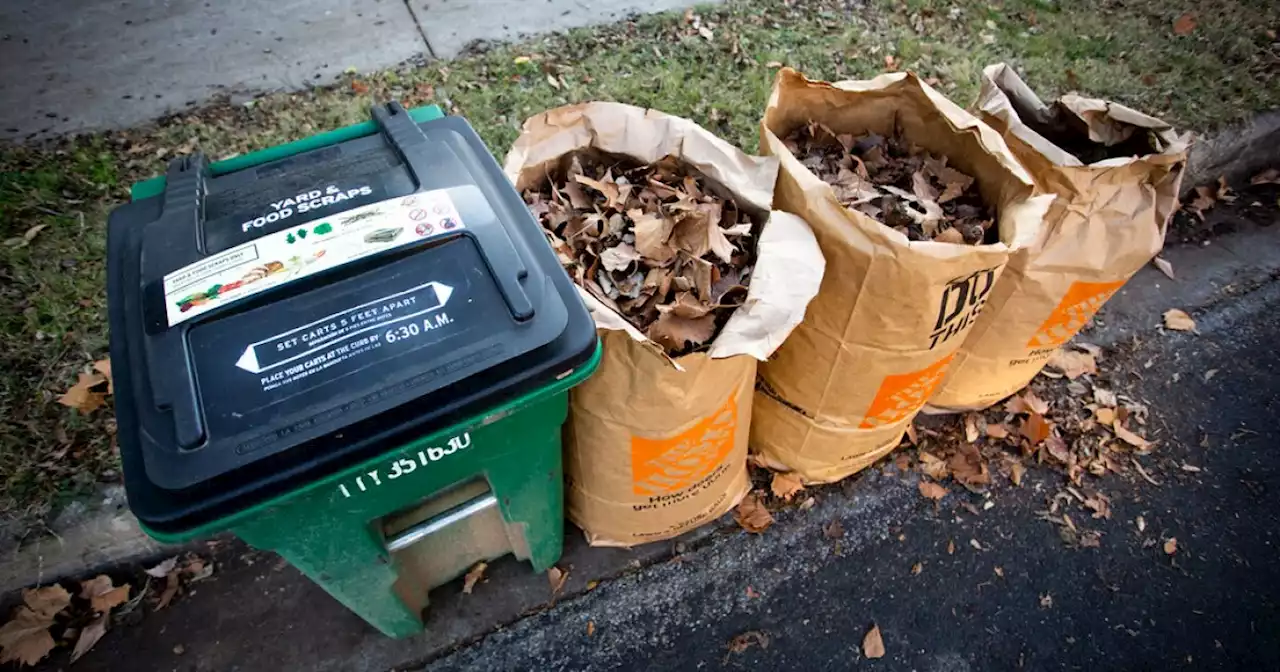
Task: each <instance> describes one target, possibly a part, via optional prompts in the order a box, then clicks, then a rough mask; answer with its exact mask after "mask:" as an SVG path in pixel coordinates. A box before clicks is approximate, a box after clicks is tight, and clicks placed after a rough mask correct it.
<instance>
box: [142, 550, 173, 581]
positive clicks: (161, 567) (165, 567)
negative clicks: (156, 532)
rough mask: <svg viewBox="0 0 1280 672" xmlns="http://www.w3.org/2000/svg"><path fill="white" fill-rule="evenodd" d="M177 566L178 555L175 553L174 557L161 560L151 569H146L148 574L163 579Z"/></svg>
mask: <svg viewBox="0 0 1280 672" xmlns="http://www.w3.org/2000/svg"><path fill="white" fill-rule="evenodd" d="M177 566H178V556H176V555H175V556H173V557H172V558H169V559H168V560H165V561H164V562H161V563H160V564H158V565H156V566H155V567H152V568H151V569H148V570H146V573H147V576H153V577H155V578H157V579H163V578H165V577H166V576H169V574H170V573H172V572H173V570H174V568H175V567H177Z"/></svg>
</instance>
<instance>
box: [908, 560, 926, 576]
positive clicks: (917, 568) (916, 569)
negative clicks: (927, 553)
mask: <svg viewBox="0 0 1280 672" xmlns="http://www.w3.org/2000/svg"><path fill="white" fill-rule="evenodd" d="M923 571H924V564H923V563H919V562H917V563H916V564H914V565H911V575H912V576H915V575H917V574H919V573H920V572H923Z"/></svg>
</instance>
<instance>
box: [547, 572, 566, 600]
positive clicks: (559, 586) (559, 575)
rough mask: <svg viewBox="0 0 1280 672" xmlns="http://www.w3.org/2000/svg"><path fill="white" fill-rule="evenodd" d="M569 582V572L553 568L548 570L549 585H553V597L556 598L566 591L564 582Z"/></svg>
mask: <svg viewBox="0 0 1280 672" xmlns="http://www.w3.org/2000/svg"><path fill="white" fill-rule="evenodd" d="M568 580H569V570H567V569H564V570H562V569H560V568H559V567H555V566H553V567H552V568H551V569H548V570H547V583H549V584H550V585H551V595H552V596H553V597H554V596H556V595H559V594H560V591H562V590H564V582H565V581H568Z"/></svg>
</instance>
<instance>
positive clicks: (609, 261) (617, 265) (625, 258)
mask: <svg viewBox="0 0 1280 672" xmlns="http://www.w3.org/2000/svg"><path fill="white" fill-rule="evenodd" d="M637 261H640V253H639V252H637V251H636V248H634V247H632V246H630V245H628V244H627V243H618V244H617V245H614V246H613V247H610V248H607V249H605V251H603V252H601V253H600V265H601V266H604V269H605V270H606V271H625V270H627V269H629V268H631V265H632V264H634V263H636V262H637Z"/></svg>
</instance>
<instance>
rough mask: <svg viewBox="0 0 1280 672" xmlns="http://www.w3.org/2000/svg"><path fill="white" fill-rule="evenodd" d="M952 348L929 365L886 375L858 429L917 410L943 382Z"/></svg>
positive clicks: (952, 356)
mask: <svg viewBox="0 0 1280 672" xmlns="http://www.w3.org/2000/svg"><path fill="white" fill-rule="evenodd" d="M955 356H956V354H955V353H954V352H953V353H951V354H949V355H947V356H946V357H943V358H942V359H940V360H938V361H936V362H934V363H933V364H930V365H929V367H928V368H925V369H921V370H919V371H913V372H911V373H901V374H898V375H896V376H885V377H884V382H882V383H880V389H879V390H877V391H876V398H875V399H872V400H871V407H870V408H868V409H867V415H866V417H864V418H863V420H862V424H861V425H858V429H874V428H876V427H881V426H883V425H891V424H893V423H895V422H898V421H900V420H902V419H903V418H905V417H907V416H909V415H911V414H912V413H915V412H916V411H918V410H920V407H922V406H924V402H925V401H927V400H928V399H929V397H930V396H932V395H933V391H934V390H936V389H937V388H938V385H939V384H940V383H942V377H943V376H944V375H946V373H947V365H948V364H950V363H951V360H952V359H953V358H955Z"/></svg>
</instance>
